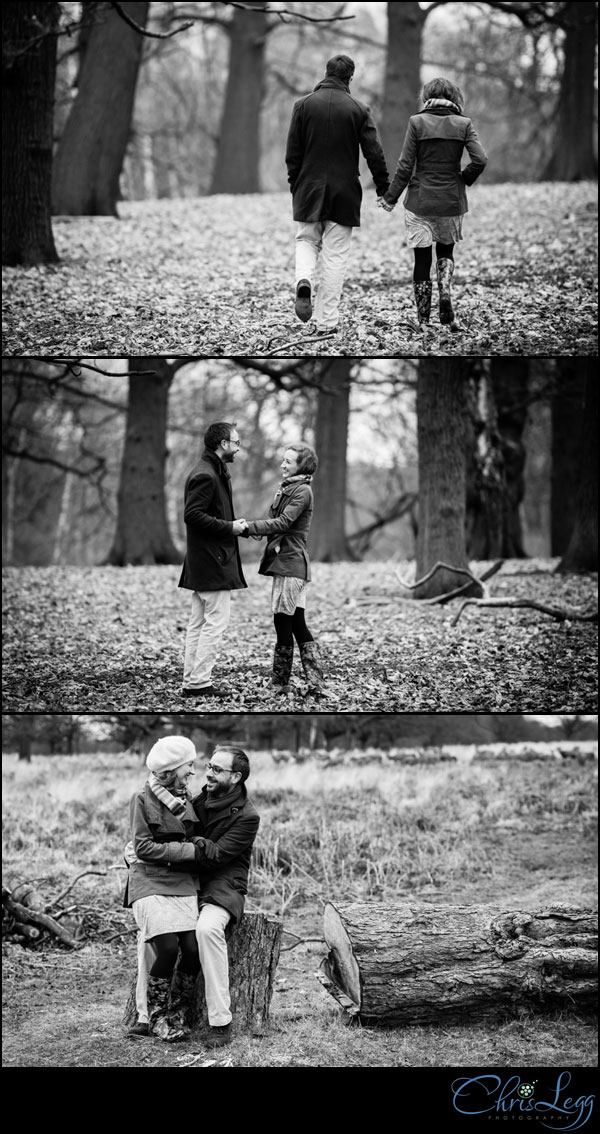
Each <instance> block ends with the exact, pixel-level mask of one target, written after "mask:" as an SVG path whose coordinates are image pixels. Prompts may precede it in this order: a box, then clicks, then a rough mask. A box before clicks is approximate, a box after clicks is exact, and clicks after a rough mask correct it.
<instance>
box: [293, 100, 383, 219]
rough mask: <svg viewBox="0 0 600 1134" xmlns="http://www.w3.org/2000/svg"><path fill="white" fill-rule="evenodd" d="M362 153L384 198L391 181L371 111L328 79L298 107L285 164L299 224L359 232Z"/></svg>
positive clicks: (295, 104) (378, 191) (294, 114)
mask: <svg viewBox="0 0 600 1134" xmlns="http://www.w3.org/2000/svg"><path fill="white" fill-rule="evenodd" d="M360 152H362V154H363V156H364V157H365V159H366V162H367V165H368V167H369V170H370V172H371V175H372V177H373V180H374V182H375V185H376V187H377V194H378V196H382V194H383V193H385V191H386V189H387V187H388V185H389V176H388V170H387V165H386V161H385V156H384V153H383V148H382V145H381V142H380V140H379V135H378V133H377V127H376V126H375V123H374V121H373V118H372V116H371V111H370V110H369V107H368V106H366V105H365V104H364V103H363V102H359V101H358V99H356V98H354V97H353V96H352V95H351V94H350V91H349V90H348V87H347V85H346V83H343V82H342V81H341V80H340V79H324V80H323V81H322V82H320V83H317V86H316V87H315V89H314V91H312V93H311V94H309V95H305V96H304V97H303V98H301V99H299V100H298V102H296V103H294V109H293V111H292V119H291V122H290V128H289V132H288V138H287V146H286V152H285V160H286V165H287V171H288V181H289V184H290V189H291V192H292V201H293V210H294V220H295V221H309V222H311V221H312V222H314V221H327V220H330V221H335V222H336V224H342V225H345V226H346V227H350V228H358V227H359V225H360V206H361V201H362V188H361V184H360V176H359V165H358V162H359V154H360Z"/></svg>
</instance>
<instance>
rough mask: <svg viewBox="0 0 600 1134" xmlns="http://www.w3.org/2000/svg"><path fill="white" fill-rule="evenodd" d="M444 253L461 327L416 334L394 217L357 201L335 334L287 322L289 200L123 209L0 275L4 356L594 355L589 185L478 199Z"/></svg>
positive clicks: (59, 229) (267, 197)
mask: <svg viewBox="0 0 600 1134" xmlns="http://www.w3.org/2000/svg"><path fill="white" fill-rule="evenodd" d="M469 200H470V211H469V213H468V214H467V217H466V221H465V229H464V231H465V239H464V241H463V242H462V243H461V244H459V245H458V247H457V249H456V252H455V261H456V273H455V279H454V299H455V307H456V317H457V321H458V323H459V325H460V327H461V331H460V333H458V334H452V333H450V332H449V331H448V329H447V328H444V327H442V326H441V325H440V323H439V320H438V316H437V314H434V315H432V322H431V327H430V330H429V332H428V334H427V336H426V337H425V338H424V337H423V334H422V333H421V332H420V331H419V327H418V324H417V321H416V317H415V311H414V303H413V295H412V268H413V256H412V252H411V251H410V250H409V249H407V248H406V245H405V241H404V220H403V208H402V205H399V206H398V207H397V208H396V210H395V211H394V212H393V213H392V214H391V215H390V214H386V213H384V212H383V211H382V210H381V209H378V208H377V207H376V204H375V194H374V192H373V190H372V189H367V190H366V192H365V197H364V201H363V208H362V224H361V227H360V228H358V229H355V230H354V234H353V243H352V248H351V254H350V263H349V268H348V272H347V278H346V284H345V287H344V292H343V297H342V306H341V316H342V326H341V330H340V332H339V333H338V334H337V335H336V336H335V337H334V338H331V339H323V340H320V341H319V340H315V338H314V335H313V334H312V333H311V328H312V324H306V325H305V324H302V323H300V321H299V320H298V319H297V318H296V316H295V315H294V311H293V302H294V295H293V288H294V279H293V261H294V231H295V229H294V222H293V220H292V215H291V201H290V197H289V195H288V194H285V193H265V194H255V195H245V196H225V195H216V196H212V197H210V196H209V197H203V198H198V199H186V200H159V201H137V202H123V203H122V204H121V205H120V206H119V207H120V214H121V217H120V219H116V218H113V217H55V218H54V221H53V229H54V234H55V242H56V245H57V250H58V254H59V257H60V263H59V264H57V265H49V266H42V267H32V268H22V267H18V268H5V269H4V272H3V328H4V334H3V347H2V351H3V354H4V355H13V356H14V355H17V356H20V355H35V356H54V357H56V356H59V357H64V356H69V357H76V358H81V357H101V358H104V357H109V356H111V355H112V356H116V357H120V358H121V357H126V356H146V357H149V356H157V355H165V356H172V355H202V356H209V357H216V356H234V355H242V356H244V355H247V356H250V357H253V356H255V357H260V356H268V355H273V356H277V357H294V358H296V357H297V358H303V357H317V356H322V355H328V356H333V355H344V356H349V357H392V358H393V357H396V356H398V355H404V356H407V357H418V356H421V355H444V356H445V355H455V356H470V355H474V356H483V357H487V356H491V355H524V356H534V355H542V356H551V357H554V356H557V355H579V356H581V355H595V354H596V353H597V349H598V348H597V261H596V257H595V255H594V254H593V249H594V248H595V247H596V244H597V185H595V184H593V183H591V182H581V183H578V184H572V185H571V184H561V183H556V182H543V183H537V184H519V185H516V184H512V183H508V184H499V185H485V184H482V185H476V186H474V187H473V189H472V190H471V193H470V198H469Z"/></svg>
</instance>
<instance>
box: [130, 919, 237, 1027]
mask: <svg viewBox="0 0 600 1134" xmlns="http://www.w3.org/2000/svg"><path fill="white" fill-rule="evenodd" d="M230 919H231V914H230V913H229V912H228V910H225V909H223V907H222V906H212V905H209V904H207V905H206V906H202V909H201V910H200V916H199V918H198V924H197V926H196V939H197V941H198V952H199V954H200V964H201V966H202V974H203V976H204V995H205V997H206V1007H207V1009H208V1022H209V1024H210V1025H211V1027H213V1028H215V1027H221V1026H222V1025H223V1024H229V1023H230V1021H231V1019H232V1016H231V997H230V995H229V959H228V956H227V942H226V941H225V930H226V928H227V926H228V925H229V921H230ZM154 957H155V953H154V949H153V948H152V943H151V942H150V941H144V938H143V937H142V934H141V933H138V939H137V961H138V974H137V982H136V986H135V1003H136V1008H137V1013H138V1019H139V1022H140V1023H141V1024H147V1023H148V1002H147V995H148V973H149V972H150V969H151V968H152V965H153V963H154Z"/></svg>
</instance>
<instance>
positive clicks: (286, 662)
mask: <svg viewBox="0 0 600 1134" xmlns="http://www.w3.org/2000/svg"><path fill="white" fill-rule="evenodd" d="M293 662H294V647H293V645H292V646H275V652H274V654H273V678H272V680H271V685H272V687H273V689H275V690H277V692H278V693H287V691H288V686H289V682H290V676H291V673H292V665H293Z"/></svg>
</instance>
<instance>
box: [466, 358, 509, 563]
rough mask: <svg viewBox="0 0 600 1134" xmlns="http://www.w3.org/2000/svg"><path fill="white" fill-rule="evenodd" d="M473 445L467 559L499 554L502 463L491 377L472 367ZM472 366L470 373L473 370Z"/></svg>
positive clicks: (477, 367) (502, 484)
mask: <svg viewBox="0 0 600 1134" xmlns="http://www.w3.org/2000/svg"><path fill="white" fill-rule="evenodd" d="M475 367H476V369H477V371H478V372H477V373H474V375H473V388H474V391H475V397H474V398H472V400H471V405H472V413H473V415H474V419H475V430H474V434H475V436H474V446H473V450H472V458H471V460H470V462H469V464H468V468H467V553H468V555H469V558H470V559H497V558H498V556H499V555H501V554H502V518H503V517H502V513H503V500H504V467H503V466H504V463H503V460H502V452H501V448H500V437H499V434H498V418H497V412H496V402H495V398H494V387H493V385H492V377H491V374H490V373H489V372H488V371H487V370H486V369H485V367H484V368H482V367H481V366H480V365H478V364H475ZM475 367H473V370H475Z"/></svg>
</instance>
